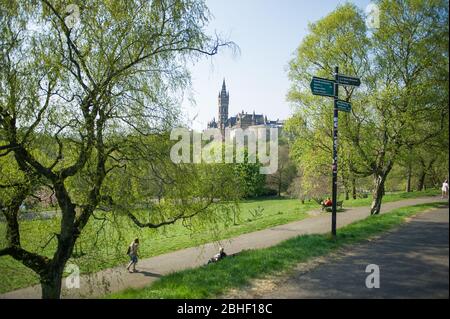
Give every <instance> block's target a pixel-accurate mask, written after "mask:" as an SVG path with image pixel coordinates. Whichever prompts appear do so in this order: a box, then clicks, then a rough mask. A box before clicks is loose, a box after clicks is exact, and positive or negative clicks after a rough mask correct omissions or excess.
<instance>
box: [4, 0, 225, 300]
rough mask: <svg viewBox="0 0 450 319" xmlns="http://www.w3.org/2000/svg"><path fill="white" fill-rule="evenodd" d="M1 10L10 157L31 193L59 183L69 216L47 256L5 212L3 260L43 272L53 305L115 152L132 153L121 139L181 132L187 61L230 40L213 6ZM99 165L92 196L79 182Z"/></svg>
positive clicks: (174, 1)
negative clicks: (212, 22)
mask: <svg viewBox="0 0 450 319" xmlns="http://www.w3.org/2000/svg"><path fill="white" fill-rule="evenodd" d="M0 10H1V12H0V30H1V31H0V32H1V38H0V48H1V49H0V86H1V90H0V137H1V139H2V140H1V143H0V145H1V146H0V151H1V155H5V156H11V157H10V158H13V159H14V161H15V162H16V166H15V167H14V168H13V169H17V175H18V176H19V178H18V183H20V184H21V185H22V184H23V185H29V184H30V183H29V182H28V181H29V180H30V178H31V177H33V180H32V181H33V183H38V185H39V183H44V184H48V185H50V186H51V187H52V188H53V190H54V192H55V195H56V198H57V201H58V205H59V207H60V209H61V213H62V217H61V223H60V229H59V232H58V233H57V235H56V240H57V245H56V249H55V251H54V254H53V255H52V256H51V257H47V256H42V255H40V254H38V253H36V252H32V251H28V250H27V249H25V248H24V247H23V246H22V245H21V241H20V227H19V223H18V221H17V213H18V206H17V205H14V206H10V207H8V208H7V209H4V210H3V213H4V214H5V216H6V220H7V225H6V226H7V233H8V241H7V247H3V248H1V249H0V256H4V255H9V256H11V257H13V258H14V259H16V260H17V261H19V262H21V263H23V264H24V265H25V266H27V267H29V268H31V269H32V270H33V271H34V272H36V273H37V274H38V275H39V278H40V282H41V286H42V297H43V298H59V296H60V292H61V280H62V274H63V270H64V266H65V264H66V262H67V260H68V259H69V258H70V256H71V254H72V251H73V247H74V245H75V242H76V240H77V239H78V238H79V236H80V234H81V233H82V231H83V228H84V227H85V226H86V224H87V223H88V221H89V219H90V217H91V216H92V214H93V212H94V210H95V209H96V208H97V207H99V206H100V205H102V204H104V201H106V203H109V201H108V200H109V199H110V196H109V194H105V189H104V183H105V180H106V178H107V177H108V176H109V174H111V173H112V172H113V171H114V170H115V169H118V168H120V167H121V163H120V162H117V158H116V157H115V155H116V154H118V153H121V150H122V149H123V147H125V146H124V143H123V140H122V139H117V138H114V137H115V136H118V135H122V136H127V135H133V134H137V135H142V136H148V135H151V134H157V133H161V132H162V131H165V130H167V129H168V128H170V127H171V126H172V125H173V124H174V123H176V120H177V114H178V113H179V112H178V110H177V108H176V105H177V103H176V102H177V100H176V97H178V96H180V93H181V90H182V89H183V88H184V87H185V86H186V85H187V84H188V82H189V77H188V72H187V71H186V68H185V62H186V61H187V60H192V59H194V60H195V59H198V58H199V57H201V56H203V55H214V54H216V53H217V51H218V49H219V48H220V47H221V46H223V45H228V44H229V43H223V42H221V41H220V40H219V39H217V37H210V36H208V35H206V34H205V32H204V28H205V26H206V24H207V22H208V18H209V14H208V10H207V7H206V6H205V4H204V2H203V1H201V0H155V1H147V0H130V1H119V0H117V1H116V0H112V1H72V0H71V1H52V0H41V1H29V2H28V1H27V2H25V1H23V2H22V1H20V2H19V1H17V2H16V1H9V0H4V1H3V0H2V1H1V2H0ZM43 136H45V138H46V143H45V145H43V143H42V137H43ZM127 143H130V141H127ZM43 148H45V156H43V154H42V153H43V152H42V149H43ZM88 165H89V178H87V179H85V182H86V184H85V189H84V192H83V193H82V196H80V194H79V193H78V194H77V192H76V189H75V190H72V189H71V188H70V185H71V180H74V179H77V178H79V176H80V174H82V173H83V172H84V171H86V167H87V166H88ZM20 175H21V176H22V177H23V178H20ZM7 186H8V187H9V186H14V185H7ZM27 187H28V186H27ZM28 189H29V188H28ZM16 190H18V188H17V187H16ZM12 193H13V192H11V194H12ZM12 195H14V194H12ZM12 195H11V196H12ZM17 199H18V200H19V201H20V198H19V197H17ZM191 199H192V198H191ZM10 202H11V203H12V202H14V203H16V202H17V201H10ZM191 203H193V207H194V208H193V209H188V208H191V206H190V205H189V203H183V204H185V207H187V208H186V209H185V210H183V209H180V210H176V212H174V214H175V213H176V215H168V216H166V218H169V219H170V220H176V219H182V218H184V217H189V216H193V215H194V214H195V206H196V205H197V206H198V204H197V203H196V201H195V200H193V201H191ZM202 209H203V207H200V208H199V209H198V210H199V211H202ZM144 226H146V225H144ZM147 226H148V225H147ZM155 226H157V225H155Z"/></svg>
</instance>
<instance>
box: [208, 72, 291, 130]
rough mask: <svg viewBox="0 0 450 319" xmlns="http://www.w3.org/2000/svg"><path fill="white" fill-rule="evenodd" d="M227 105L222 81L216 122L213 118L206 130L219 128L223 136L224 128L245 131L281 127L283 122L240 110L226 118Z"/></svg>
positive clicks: (226, 94)
mask: <svg viewBox="0 0 450 319" xmlns="http://www.w3.org/2000/svg"><path fill="white" fill-rule="evenodd" d="M229 103H230V92H228V91H227V87H226V85H225V79H224V80H223V83H222V90H221V91H220V92H219V96H218V103H217V104H218V114H217V121H216V119H215V118H214V119H213V120H212V121H211V122H209V123H208V128H219V129H220V130H221V131H222V134H223V135H224V132H225V128H230V129H235V128H241V129H247V128H252V127H266V128H271V127H276V128H282V127H283V124H284V123H283V121H280V120H278V119H277V120H276V121H270V120H268V119H267V116H265V115H263V114H255V111H253V113H247V112H244V110H242V112H240V113H238V114H236V115H235V116H231V117H228V107H229Z"/></svg>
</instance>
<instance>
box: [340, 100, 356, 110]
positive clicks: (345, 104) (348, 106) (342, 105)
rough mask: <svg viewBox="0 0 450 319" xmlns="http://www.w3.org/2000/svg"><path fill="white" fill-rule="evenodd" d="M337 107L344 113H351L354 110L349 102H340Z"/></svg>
mask: <svg viewBox="0 0 450 319" xmlns="http://www.w3.org/2000/svg"><path fill="white" fill-rule="evenodd" d="M336 105H337V108H338V110H339V111H342V112H350V111H351V110H352V105H351V103H349V102H345V101H342V100H338V101H337V102H336Z"/></svg>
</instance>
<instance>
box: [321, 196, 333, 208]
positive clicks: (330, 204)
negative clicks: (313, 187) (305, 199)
mask: <svg viewBox="0 0 450 319" xmlns="http://www.w3.org/2000/svg"><path fill="white" fill-rule="evenodd" d="M323 206H325V207H331V206H333V202H332V201H331V199H330V197H327V199H325V200H324V201H323Z"/></svg>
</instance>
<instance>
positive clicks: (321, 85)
mask: <svg viewBox="0 0 450 319" xmlns="http://www.w3.org/2000/svg"><path fill="white" fill-rule="evenodd" d="M339 85H344V86H354V87H357V86H360V85H361V80H360V79H359V78H356V77H351V76H347V75H343V74H339V67H335V68H334V80H329V79H324V78H319V77H316V76H314V77H313V78H312V81H311V84H310V86H311V91H312V94H314V95H320V96H329V97H333V98H334V109H333V165H332V172H333V185H332V190H331V192H332V212H331V234H332V235H333V237H336V203H337V172H338V166H337V160H338V152H337V147H338V144H337V143H338V114H339V111H343V112H350V111H351V109H352V105H351V104H350V103H349V102H346V101H342V100H339Z"/></svg>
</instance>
